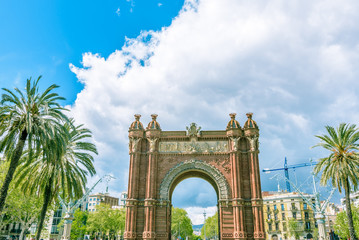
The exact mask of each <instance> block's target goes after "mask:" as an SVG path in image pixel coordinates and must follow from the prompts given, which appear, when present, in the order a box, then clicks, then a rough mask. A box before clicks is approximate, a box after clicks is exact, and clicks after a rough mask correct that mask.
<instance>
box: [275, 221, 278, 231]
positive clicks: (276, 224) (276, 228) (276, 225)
mask: <svg viewBox="0 0 359 240" xmlns="http://www.w3.org/2000/svg"><path fill="white" fill-rule="evenodd" d="M275 230H276V231H279V223H275Z"/></svg>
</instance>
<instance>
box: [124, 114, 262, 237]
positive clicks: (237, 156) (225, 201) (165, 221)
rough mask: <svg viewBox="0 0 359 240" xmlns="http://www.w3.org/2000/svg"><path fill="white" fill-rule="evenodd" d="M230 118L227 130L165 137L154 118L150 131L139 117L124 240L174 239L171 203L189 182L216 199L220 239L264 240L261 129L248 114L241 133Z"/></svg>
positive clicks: (189, 130) (133, 129)
mask: <svg viewBox="0 0 359 240" xmlns="http://www.w3.org/2000/svg"><path fill="white" fill-rule="evenodd" d="M235 115H236V114H230V116H231V120H230V121H229V122H228V124H227V128H226V130H217V131H203V130H201V127H199V126H197V124H195V123H192V124H190V125H189V126H188V127H186V131H162V130H161V127H160V125H159V123H158V122H157V115H156V114H153V115H151V116H152V121H151V122H150V123H149V124H148V126H147V127H146V129H145V128H144V127H143V125H142V123H141V122H140V115H135V118H136V119H135V121H134V122H133V123H132V124H131V126H130V129H129V140H130V141H129V154H130V169H129V181H128V199H127V203H126V226H125V233H124V237H125V239H128V240H134V239H148V240H152V239H161V240H168V239H170V237H171V207H172V205H171V200H172V199H171V198H172V192H173V190H174V188H175V187H176V185H177V184H178V183H179V182H181V181H182V180H184V179H186V178H188V177H200V178H203V179H205V180H207V181H208V182H209V183H211V184H212V186H213V187H214V189H215V190H216V192H217V196H218V215H219V231H220V234H219V237H220V239H224V240H227V239H228V240H232V239H233V240H234V239H236V240H240V239H258V240H263V239H265V233H264V222H263V209H262V207H263V206H262V205H263V204H262V195H261V187H260V177H259V162H258V153H259V149H258V137H259V129H258V126H257V123H256V122H255V121H254V120H253V119H252V114H251V113H248V114H247V117H248V119H247V120H246V122H245V123H244V126H243V128H241V127H240V124H239V123H238V121H237V120H236V119H235Z"/></svg>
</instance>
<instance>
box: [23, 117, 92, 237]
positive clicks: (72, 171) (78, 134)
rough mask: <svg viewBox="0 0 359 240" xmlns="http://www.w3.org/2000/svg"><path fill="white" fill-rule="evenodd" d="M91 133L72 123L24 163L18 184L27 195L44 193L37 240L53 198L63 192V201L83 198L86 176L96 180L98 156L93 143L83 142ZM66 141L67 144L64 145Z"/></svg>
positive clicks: (67, 124)
mask: <svg viewBox="0 0 359 240" xmlns="http://www.w3.org/2000/svg"><path fill="white" fill-rule="evenodd" d="M91 137H92V135H91V132H90V130H88V129H86V128H83V127H82V125H79V126H77V127H75V126H73V120H72V119H71V120H70V122H69V123H66V124H65V125H64V126H63V129H62V132H59V133H58V134H56V135H55V136H54V138H52V139H48V140H47V142H46V144H45V145H44V148H43V152H42V155H41V156H39V157H37V158H34V159H33V160H29V161H26V162H24V164H23V165H21V166H20V168H19V170H20V171H19V174H18V175H17V183H18V184H19V185H21V186H22V189H23V190H24V191H25V192H29V193H39V192H41V193H44V202H43V206H42V211H41V215H40V219H39V224H38V230H37V235H36V239H37V240H38V239H40V235H41V230H42V227H43V223H44V220H45V216H46V211H47V209H48V206H49V204H50V203H51V201H52V200H53V199H54V197H55V196H56V195H57V194H58V193H59V192H61V193H62V195H63V198H64V199H65V198H66V197H67V199H69V198H70V199H74V198H80V197H81V196H82V195H83V193H84V189H85V186H86V182H87V174H90V175H91V176H93V175H94V174H95V173H96V170H95V168H94V166H93V161H94V158H93V156H92V155H91V153H94V154H97V150H96V146H95V145H94V144H93V143H90V142H87V141H84V140H85V139H87V138H91ZM64 139H65V141H63V140H64Z"/></svg>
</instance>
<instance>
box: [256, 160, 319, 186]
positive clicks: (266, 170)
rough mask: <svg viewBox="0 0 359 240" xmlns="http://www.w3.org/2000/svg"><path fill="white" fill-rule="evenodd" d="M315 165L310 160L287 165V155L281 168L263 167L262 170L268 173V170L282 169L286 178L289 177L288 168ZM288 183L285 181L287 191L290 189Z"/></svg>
mask: <svg viewBox="0 0 359 240" xmlns="http://www.w3.org/2000/svg"><path fill="white" fill-rule="evenodd" d="M313 165H316V163H313V162H310V163H299V164H294V165H288V163H287V157H285V158H284V167H282V168H272V169H269V168H266V169H263V170H262V172H265V173H270V172H275V171H280V170H284V175H285V177H286V178H287V179H289V171H288V170H289V169H295V168H300V167H308V166H313ZM290 186H291V185H290V183H289V182H287V181H286V187H287V192H291V189H290Z"/></svg>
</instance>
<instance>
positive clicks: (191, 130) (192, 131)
mask: <svg viewBox="0 0 359 240" xmlns="http://www.w3.org/2000/svg"><path fill="white" fill-rule="evenodd" d="M186 129H187V131H186V132H187V136H189V137H200V136H201V132H200V130H201V127H197V124H195V123H191V125H189V127H186Z"/></svg>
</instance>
